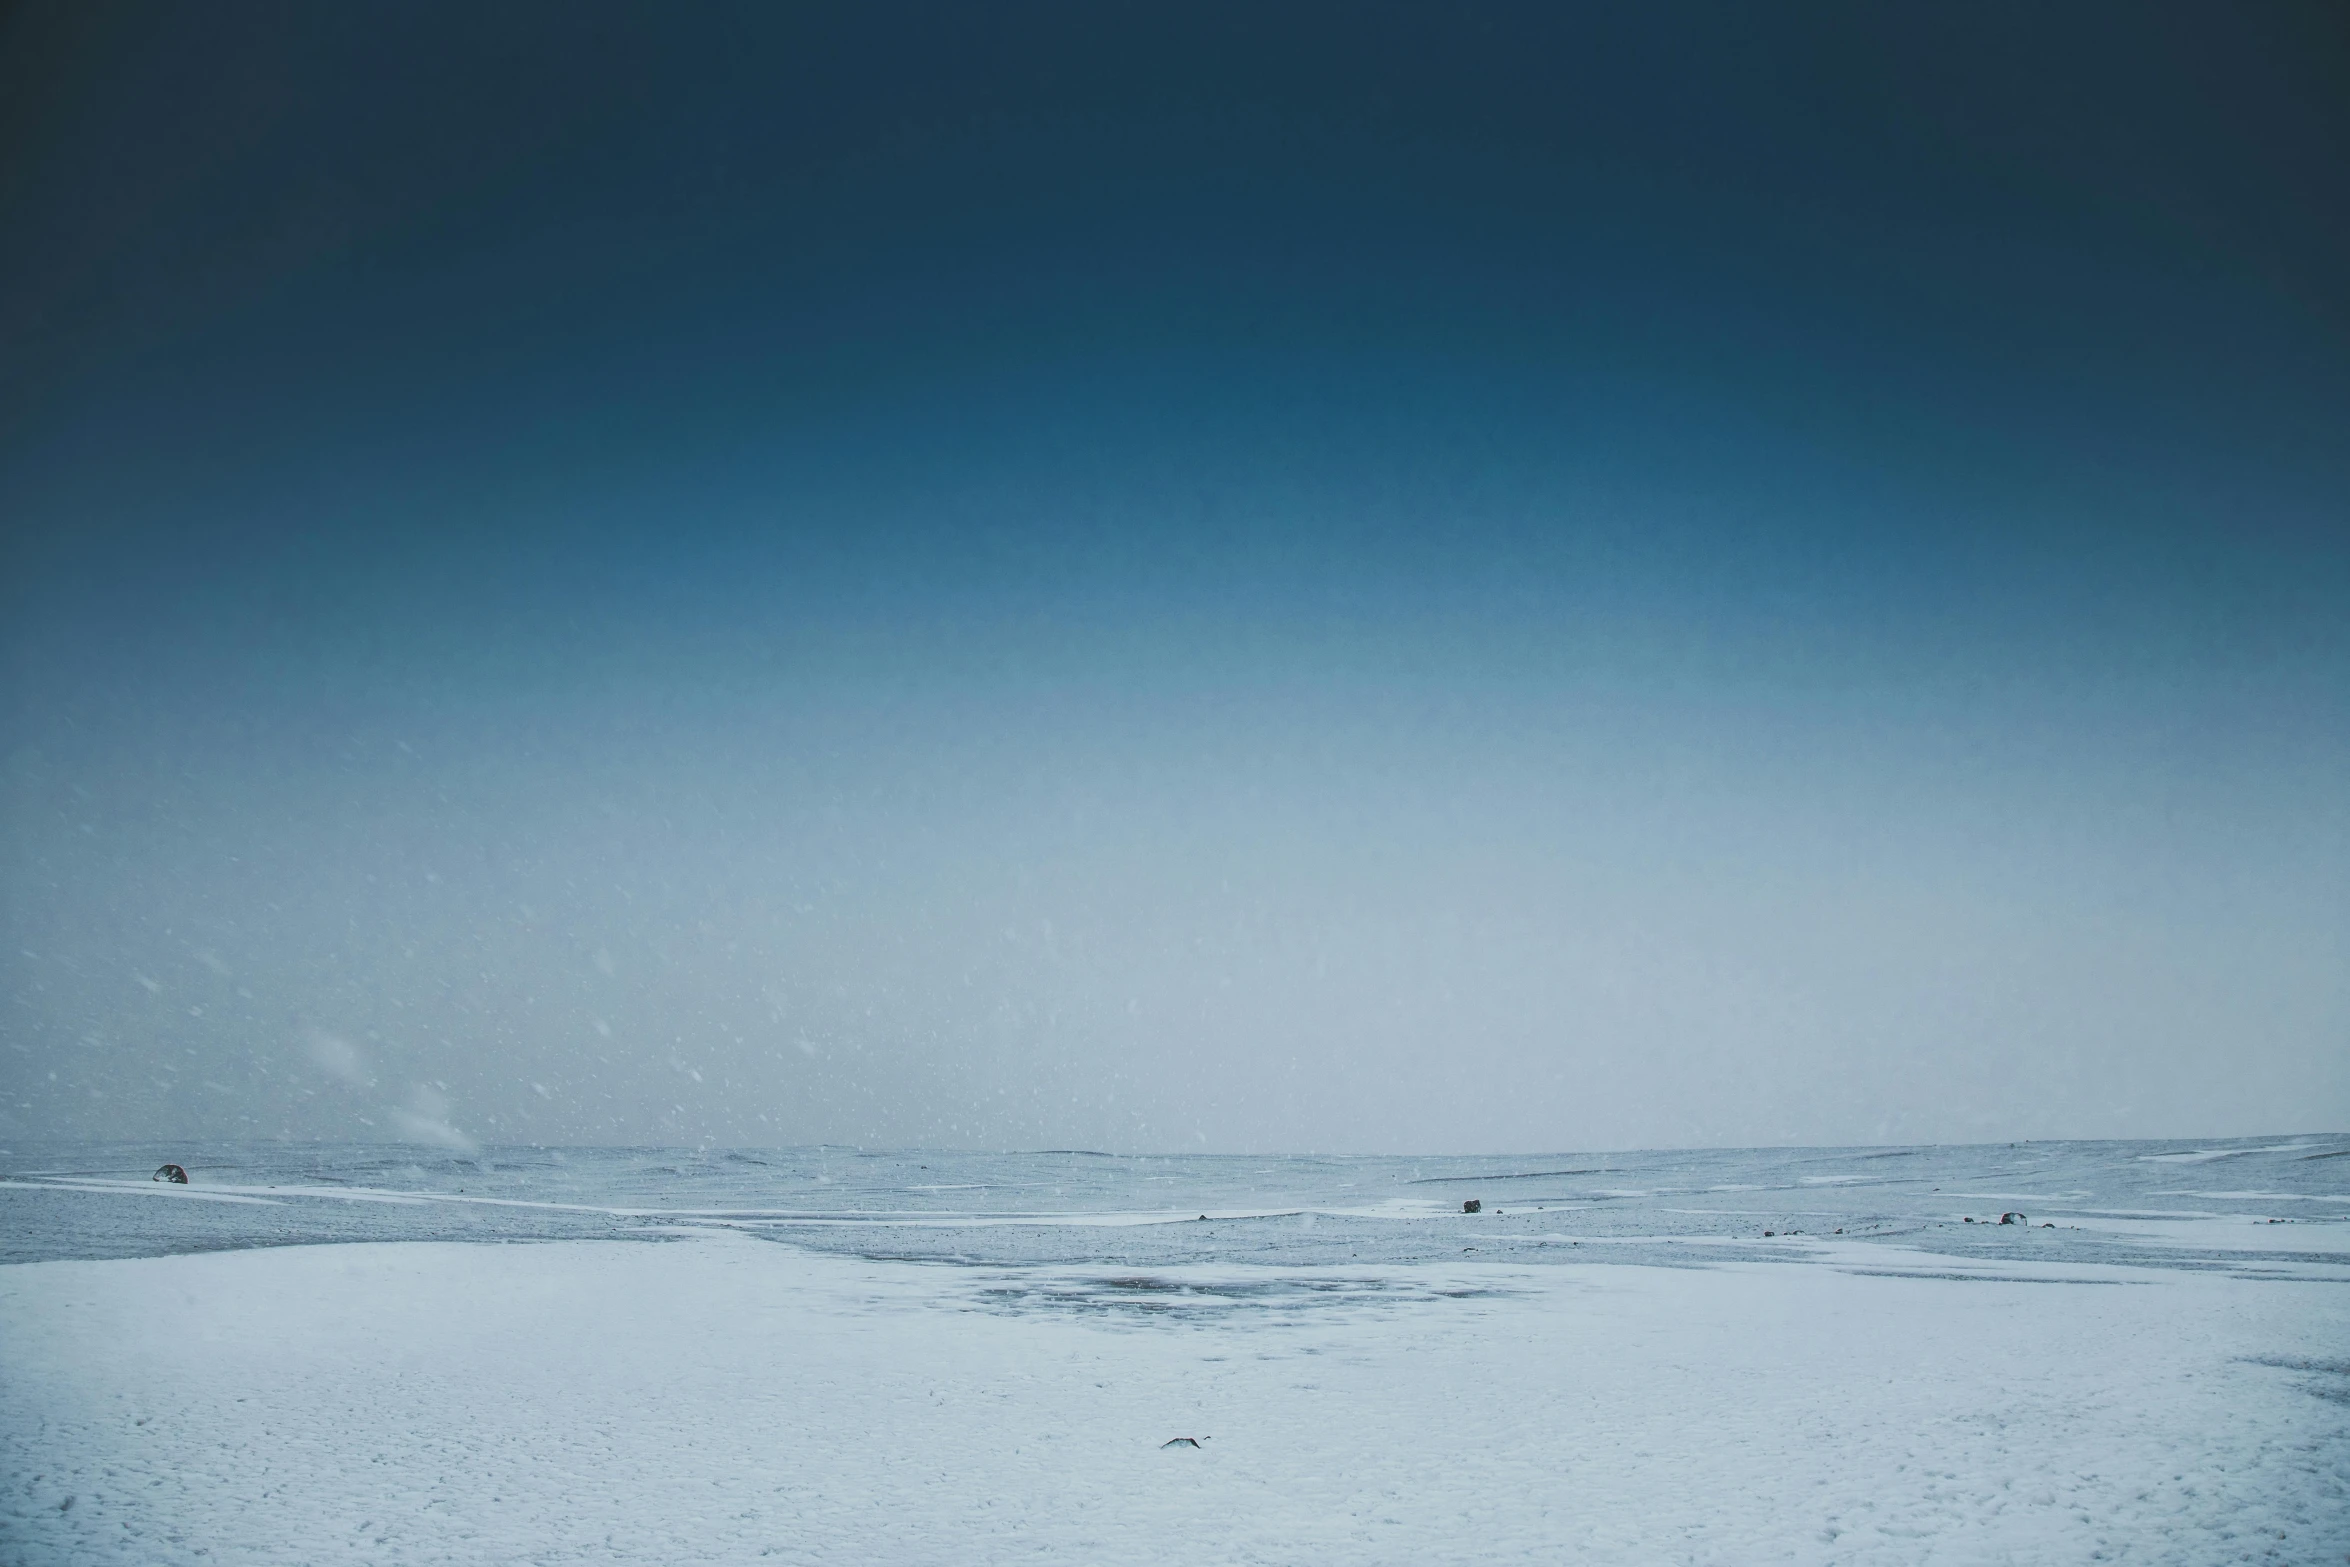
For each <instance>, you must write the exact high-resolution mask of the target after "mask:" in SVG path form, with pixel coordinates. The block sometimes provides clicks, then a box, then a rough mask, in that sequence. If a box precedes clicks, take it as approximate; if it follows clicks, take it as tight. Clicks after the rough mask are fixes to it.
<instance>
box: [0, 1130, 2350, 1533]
mask: <svg viewBox="0 0 2350 1567" xmlns="http://www.w3.org/2000/svg"><path fill="white" fill-rule="evenodd" d="M2346 1152H2350V1140H2345V1139H2341V1138H2328V1139H2303V1140H2296V1141H2276V1140H2269V1141H2265V1142H2264V1141H2257V1140H2247V1141H2245V1142H2243V1143H2241V1144H2235V1145H2220V1146H2218V1147H2216V1148H2215V1147H2210V1146H2205V1145H2193V1144H2188V1145H2167V1146H2166V1145H2136V1144H2074V1145H2038V1146H2027V1147H2024V1148H2021V1149H2010V1148H2006V1147H2001V1148H1997V1149H1972V1150H1932V1149H1919V1150H1891V1151H1888V1150H1843V1151H1822V1150H1766V1151H1760V1152H1757V1151H1747V1152H1743V1153H1739V1152H1721V1153H1699V1154H1687V1153H1676V1154H1659V1155H1651V1156H1610V1157H1608V1158H1606V1159H1604V1160H1596V1161H1592V1162H1589V1163H1582V1162H1562V1161H1558V1160H1544V1161H1533V1162H1528V1161H1516V1162H1512V1161H1506V1160H1452V1161H1428V1160H1290V1161H1279V1160H1276V1161H1262V1160H1254V1161H1231V1160H1225V1161H1219V1160H1119V1161H1109V1160H1106V1159H1105V1158H1104V1157H1103V1156H1097V1155H1078V1154H1066V1155H1060V1154H1055V1155H1017V1156H1001V1155H935V1154H932V1155H915V1154H907V1155H886V1156H867V1155H859V1154H857V1153H855V1151H853V1150H809V1151H801V1152H799V1153H797V1154H776V1155H758V1156H752V1155H723V1156H722V1155H705V1154H695V1153H692V1152H690V1151H688V1152H680V1151H676V1150H668V1151H662V1150H602V1151H576V1150H575V1151H571V1152H569V1153H560V1154H559V1153H555V1152H552V1151H535V1152H533V1151H493V1152H490V1153H484V1154H481V1155H479V1156H471V1157H462V1158H460V1157H456V1156H440V1155H430V1154H420V1153H419V1152H418V1151H415V1150H381V1149H339V1150H335V1149H330V1150H318V1149H312V1150H286V1149H268V1148H252V1149H243V1150H211V1151H206V1152H205V1157H204V1158H203V1159H197V1158H193V1157H191V1158H190V1159H189V1161H188V1162H189V1164H190V1168H191V1171H192V1173H193V1174H194V1175H195V1177H196V1180H195V1184H194V1185H192V1186H189V1187H167V1186H159V1185H155V1184H153V1183H150V1182H146V1181H144V1180H137V1179H126V1178H125V1177H126V1176H129V1175H133V1174H135V1173H136V1170H135V1165H136V1159H134V1158H133V1155H132V1154H130V1153H125V1152H123V1151H121V1150H93V1149H86V1148H85V1149H81V1150H68V1151H66V1152H64V1153H60V1152H59V1151H57V1150H47V1151H44V1152H42V1153H41V1154H40V1156H39V1157H38V1158H37V1159H28V1158H27V1157H26V1156H24V1155H23V1154H22V1153H21V1152H19V1153H18V1154H16V1155H13V1156H12V1157H13V1159H14V1162H13V1163H11V1164H7V1165H4V1166H0V1171H4V1174H0V1232H5V1233H4V1234H0V1239H4V1240H5V1241H6V1244H7V1246H8V1248H9V1250H8V1253H7V1254H8V1255H12V1256H17V1257H28V1256H29V1257H31V1258H34V1259H36V1260H26V1261H18V1262H15V1263H13V1264H11V1265H8V1266H0V1564H16V1563H23V1564H40V1567H48V1564H53V1563H75V1564H80V1563H179V1562H199V1561H201V1562H208V1563H246V1562H252V1563H329V1562H386V1563H409V1562H419V1563H421V1562H432V1563H513V1562H531V1563H558V1562H613V1561H621V1562H645V1563H686V1562H745V1561H754V1560H758V1559H761V1558H766V1559H770V1560H779V1561H785V1562H808V1563H817V1562H822V1563H841V1562H879V1563H985V1562H998V1561H1003V1562H1011V1561H1020V1562H1039V1561H1041V1562H1081V1563H1089V1564H1091V1563H1118V1562H1153V1563H1157V1562H1202V1563H1210V1562H1266V1563H1276V1562H1278V1563H1355V1562H1361V1563H1435V1562H1462V1563H1470V1562H1480V1563H1481V1562H1518V1561H1539V1562H1559V1561H1588V1562H1594V1563H1619V1562H1620V1563H1650V1562H1686V1563H1721V1564H1733V1563H1734V1564H1748V1563H1760V1562H1799V1563H1812V1562H1818V1563H1855V1564H1857V1563H1888V1564H1890V1563H1904V1564H1906V1563H1973V1562H2008V1563H2019V1564H2021V1563H2033V1564H2040V1563H2071V1562H2091V1561H2108V1562H2171V1563H2180V1564H2205V1563H2219V1562H2238V1561H2248V1562H2274V1563H2295V1564H2303V1563H2317V1562H2337V1563H2339V1562H2344V1561H2350V1288H2345V1286H2346V1285H2350V1254H2346V1253H2350V1248H2346V1247H2345V1245H2344V1241H2345V1231H2346V1230H2350V1222H2346V1221H2350V1212H2345V1210H2346V1209H2350V1202H2345V1200H2344V1195H2345V1194H2344V1192H2343V1190H2342V1182H2343V1180H2344V1178H2345V1176H2350V1159H2346V1158H2344V1157H2343V1155H2344V1154H2345V1153H2346ZM6 1153H8V1150H0V1154H6ZM146 1157H148V1155H146V1154H145V1153H143V1152H140V1153H138V1154H137V1158H141V1159H143V1158H146ZM420 1160H421V1161H423V1162H419V1161H420ZM436 1160H437V1161H438V1162H434V1161H436ZM207 1161H209V1162H207ZM1464 1194H1467V1195H1475V1196H1478V1197H1479V1198H1480V1201H1481V1204H1482V1207H1483V1209H1484V1211H1482V1212H1481V1213H1479V1214H1476V1215H1467V1214H1463V1213H1462V1212H1461V1211H1460V1208H1461V1202H1462V1201H1463V1200H1464ZM2027 1201H2028V1202H2029V1203H2030V1205H2031V1208H2030V1211H2031V1212H2032V1213H2033V1214H2034V1216H2035V1218H2034V1223H2033V1224H2032V1225H2031V1226H2030V1227H2029V1228H2026V1227H2024V1226H2021V1225H2006V1226H2003V1225H1999V1224H1997V1223H1996V1222H1974V1223H1970V1222H1968V1220H1969V1219H1977V1220H1990V1221H1995V1220H1996V1218H1997V1216H1998V1213H1999V1212H2000V1211H2002V1210H2003V1209H2009V1208H2014V1207H2017V1206H2018V1205H2020V1204H2022V1203H2025V1202H2027ZM1202 1212H1205V1213H1206V1214H1208V1215H1209V1217H1208V1218H1206V1219H1205V1220H1202V1219H1201V1218H1200V1214H1201V1213H1202ZM2042 1214H2049V1215H2053V1216H2054V1217H2053V1218H2041V1217H2040V1215H2042ZM2042 1224H2050V1225H2052V1227H2051V1228H2045V1229H2043V1228H2041V1227H2040V1225H2042ZM1766 1227H1767V1228H1769V1229H1771V1230H1772V1231H1773V1233H1771V1234H1770V1235H1769V1236H1767V1237H1766V1236H1765V1235H1764V1233H1763V1232H1764V1229H1765V1228H1766ZM1789 1229H1800V1230H1802V1231H1803V1232H1804V1233H1801V1234H1794V1235H1790V1234H1788V1233H1787V1231H1788V1230H1789ZM1840 1229H1841V1230H1843V1231H1845V1232H1846V1233H1845V1234H1842V1235H1838V1234H1837V1233H1835V1232H1836V1231H1837V1230H1840ZM301 1242H306V1243H309V1244H295V1243H301ZM1178 1437H1190V1438H1194V1439H1196V1440H1197V1442H1198V1444H1199V1445H1198V1446H1197V1447H1192V1446H1181V1445H1179V1446H1175V1447H1168V1446H1165V1445H1164V1444H1166V1443H1167V1442H1169V1441H1170V1440H1171V1439H1173V1438H1178Z"/></svg>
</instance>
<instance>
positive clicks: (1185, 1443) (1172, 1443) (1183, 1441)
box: [1159, 1436, 1201, 1453]
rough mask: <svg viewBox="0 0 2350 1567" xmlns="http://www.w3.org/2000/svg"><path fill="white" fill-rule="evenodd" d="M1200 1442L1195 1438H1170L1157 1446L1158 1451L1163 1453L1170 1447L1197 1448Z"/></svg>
mask: <svg viewBox="0 0 2350 1567" xmlns="http://www.w3.org/2000/svg"><path fill="white" fill-rule="evenodd" d="M1200 1441H1201V1439H1200V1438H1199V1437H1196V1436H1171V1437H1169V1438H1168V1439H1167V1440H1166V1441H1164V1442H1161V1443H1160V1444H1159V1451H1160V1452H1162V1453H1163V1452H1165V1451H1166V1450H1167V1449H1168V1448H1170V1447H1197V1446H1199V1444H1200Z"/></svg>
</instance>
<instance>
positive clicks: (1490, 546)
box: [0, 6, 2350, 1151]
mask: <svg viewBox="0 0 2350 1567" xmlns="http://www.w3.org/2000/svg"><path fill="white" fill-rule="evenodd" d="M6 26H8V27H9V28H10V29H11V30H12V32H13V37H14V40H15V42H16V44H17V47H16V48H13V49H12V50H10V51H8V53H9V54H10V55H11V56H12V58H13V60H14V62H15V63H14V64H13V66H11V67H10V69H12V70H14V71H16V72H17V73H18V76H19V78H20V82H19V85H20V86H22V85H24V84H25V83H27V82H37V83H38V85H39V86H40V88H41V90H40V91H37V92H36V91H31V90H25V91H20V92H18V93H16V94H15V96H14V98H13V99H12V100H11V101H13V102H15V103H16V104H17V105H18V107H17V108H16V109H15V110H14V111H12V112H13V113H14V114H15V115H16V116H17V121H16V123H17V127H18V134H14V135H12V136H10V137H8V138H6V141H7V145H8V146H9V148H10V149H11V150H10V152H9V154H8V157H7V161H6V163H5V165H4V166H0V177H4V180H5V183H4V184H0V200H4V201H5V202H6V203H7V206H8V210H9V212H10V213H11V217H10V220H9V221H8V222H6V223H5V224H0V233H5V235H6V236H7V238H5V239H4V240H0V284H5V285H6V286H0V299H6V300H8V301H10V303H8V304H7V305H5V306H0V362H5V363H6V364H8V365H9V366H11V367H12V368H11V369H10V370H9V371H8V372H7V373H5V375H4V376H0V417H4V420H5V423H4V424H0V509H4V510H5V513H6V515H7V516H8V517H9V519H10V521H9V524H8V528H7V535H6V550H7V559H8V562H9V566H8V570H7V571H6V573H5V575H6V578H7V585H6V587H5V588H4V589H0V592H4V593H5V599H4V600H0V608H4V609H5V618H6V626H7V630H6V632H5V636H4V640H0V658H4V660H5V664H4V673H5V677H6V685H5V693H6V700H7V703H8V713H9V723H8V727H9V730H10V732H11V734H12V736H13V737H14V738H13V740H12V742H11V748H10V752H9V756H8V773H7V783H6V788H7V794H6V796H5V800H4V802H0V808H4V810H5V818H4V825H5V852H6V855H7V865H8V870H7V874H6V877H5V881H6V885H7V887H8V889H9V890H8V893H7V900H6V904H5V918H6V921H7V923H8V925H9V927H10V929H9V931H8V933H7V934H8V935H9V937H10V943H9V950H10V951H11V952H13V953H14V954H16V955H15V956H14V957H12V958H10V959H8V960H7V961H8V962H9V963H10V964H11V965H12V967H11V968H10V970H9V971H8V975H7V983H8V984H9V985H10V987H11V992H12V995H13V997H14V1005H13V1006H12V1008H11V1011H10V1017H9V1021H8V1023H7V1024H6V1025H5V1027H6V1030H7V1034H8V1040H7V1048H6V1049H5V1051H4V1052H0V1088H4V1089H5V1091H6V1104H5V1105H0V1129H4V1130H6V1131H7V1132H8V1134H9V1135H12V1136H20V1137H21V1136H35V1135H45V1134H56V1135H90V1134H96V1133H100V1132H105V1131H112V1130H122V1131H125V1132H129V1133H135V1134H137V1135H198V1134H203V1133H221V1134H226V1135H257V1136H280V1135H287V1136H304V1137H358V1136H365V1135H370V1134H371V1132H372V1131H377V1130H382V1129H384V1128H387V1127H393V1126H395V1125H398V1124H402V1123H401V1122H400V1117H402V1116H405V1117H407V1118H408V1123H407V1124H425V1123H429V1124H432V1125H446V1126H448V1127H449V1128H451V1129H453V1131H454V1132H455V1133H459V1134H462V1135H464V1136H468V1137H472V1138H476V1139H482V1140H490V1141H496V1140H506V1139H517V1140H544V1141H572V1140H580V1141H647V1142H649V1141H696V1140H704V1139H711V1140H718V1141H726V1142H811V1141H819V1140H828V1141H840V1142H867V1143H888V1144H896V1145H908V1144H925V1145H940V1144H951V1145H958V1146H986V1147H1018V1146H1048V1145H1049V1146H1066V1145H1072V1144H1081V1145H1085V1146H1115V1147H1134V1148H1154V1147H1165V1148H1172V1147H1194V1148H1197V1147H1209V1148H1218V1149H1242V1148H1262V1149H1275V1148H1285V1149H1305V1148H1314V1149H1355V1150H1373V1149H1377V1150H1412V1149H1446V1150H1462V1151H1467V1150H1474V1149H1531V1148H1538V1147H1551V1148H1558V1147H1569V1146H1584V1147H1590V1146H1624V1145H1629V1144H1656V1143H1675V1142H1680V1143H1689V1142H1704V1143H1753V1142H1775V1141H1805V1142H1829V1141H1833V1142H1857V1141H1875V1140H1909V1139H1918V1138H1928V1137H1933V1138H1978V1137H1979V1138H1999V1137H2009V1136H2052V1135H2131V1134H2135V1133H2144V1134H2148V1135H2156V1134H2161V1135H2168V1134H2197V1133H2211V1134H2218V1133H2223V1132H2252V1131H2285V1130H2295V1129H2306V1128H2311V1127H2318V1126H2339V1125H2340V1124H2342V1122H2343V1119H2344V1115H2345V1112H2346V1111H2350V1064H2346V1063H2350V1051H2346V1050H2345V1049H2344V1048H2343V1047H2344V1045H2345V1044H2346V1043H2350V1037H2346V1035H2350V988H2346V985H2345V979H2344V976H2345V974H2350V961H2345V960H2346V959H2350V942H2346V939H2345V938H2346V936H2350V895H2346V894H2345V892H2344V888H2345V887H2350V837H2346V827H2350V808H2346V805H2345V796H2346V793H2350V791H2345V790H2344V789H2343V787H2342V779H2343V778H2344V777H2345V776H2350V631H2346V630H2345V627H2346V626H2350V616H2345V615H2344V614H2343V613H2342V606H2343V604H2345V603H2350V547H2346V544H2345V539H2346V537H2350V530H2346V529H2345V527H2344V501H2345V498H2346V497H2350V482H2346V481H2350V473H2346V471H2345V468H2346V463H2350V459H2346V458H2345V455H2344V443H2343V442H2342V441H2341V440H2340V431H2341V430H2342V429H2343V428H2344V426H2345V415H2350V296H2346V294H2345V290H2344V286H2343V283H2342V279H2343V278H2344V277H2346V276H2350V206H2346V205H2345V204H2344V203H2342V202H2341V201H2340V200H2339V197H2338V191H2336V190H2335V188H2334V187H2335V185H2336V184H2337V183H2338V172H2337V171H2338V169H2339V167H2340V156H2341V154H2342V152H2343V151H2344V150H2345V148H2344V142H2345V140H2350V135H2346V128H2350V116H2346V115H2345V112H2344V109H2343V105H2344V103H2345V102H2350V94H2345V93H2344V92H2343V91H2342V90H2341V89H2342V87H2343V86H2344V80H2343V77H2344V61H2345V58H2346V55H2345V51H2344V47H2343V40H2342V36H2341V29H2340V26H2339V21H2338V18H2329V16H2328V15H2327V13H2326V12H2325V11H2324V10H2323V9H2322V8H2310V9H2306V10H2304V9H2295V8H2290V7H2279V8H2270V9H2262V8H2252V9H2247V10H2243V11H2238V12H2233V13H2230V14H2228V15H2224V16H2223V15H2220V14H2217V13H2214V12H2208V11H2200V10H2192V9H2186V10H2176V11H2172V10H2165V9H2157V10H2154V11H2146V10H2144V9H2143V8H2136V7H2133V8H2122V9H2111V10H2099V9H2096V8H2080V9H2077V10H2068V11H2067V12H2066V13H2064V14H2063V15H2061V16H2058V17H2054V18H2050V17H2048V16H2046V15H2045V14H2043V13H2039V12H2034V11H2030V10H2025V9H2016V10H2012V11H2001V10H1996V9H1994V10H1990V11H1984V12H1980V13H1972V14H1970V15H1969V16H1968V17H1966V18H1964V19H1957V18H1952V19H1942V18H1935V17H1930V16H1925V15H1922V14H1907V15H1889V14H1886V13H1883V12H1880V11H1877V10H1875V9H1872V8H1849V9H1847V8H1838V7H1821V8H1816V9H1807V10H1805V11H1802V12H1800V13H1781V14H1775V15H1763V14H1757V13H1750V12H1747V11H1744V10H1741V9H1739V8H1710V7H1707V8H1685V9H1675V8H1666V9H1658V10H1643V11H1642V12H1641V13H1640V14H1639V15H1637V16H1633V15H1622V16H1610V15H1607V14H1604V13H1600V12H1596V11H1566V10H1559V9H1556V8H1525V9H1519V8H1511V7H1487V8H1481V9H1479V10H1476V11H1472V12H1465V13H1458V14H1455V13H1450V12H1442V11H1438V10H1435V9H1431V8H1396V9H1392V10H1390V9H1383V8H1378V7H1359V6H1357V7H1344V8H1335V9H1330V8H1314V7H1301V8H1295V9H1286V10H1276V11H1273V12H1270V13H1260V12H1258V11H1243V10H1240V9H1233V10H1229V11H1226V10H1219V9H1214V8H1208V9H1199V8H1185V9H1183V10H1181V11H1176V10H1172V9H1169V10H1163V11H1154V10H1149V9H1142V8H1128V9H1114V10H1113V9H1103V8H1093V7H1086V8H1052V7H1033V8H1032V7H1013V8H1006V9H1001V10H994V11H990V12H987V13H985V14H977V13H971V14H966V13H963V12H960V11H954V10H948V9H944V8H939V9H924V8H914V7H907V8H891V7H877V8H876V7H865V8H857V9H855V10H844V11H840V12H836V13H830V14H826V13H820V12H817V11H813V10H794V11H784V10H779V9H776V8H766V7H751V8H729V7H717V6H713V7H708V8H702V9H697V10H693V11H690V12H687V13H684V14H682V15H678V14H665V13H658V12H655V11H653V10H650V9H645V10H636V9H630V8H621V7H613V8H601V7H577V6H573V7H564V8H560V9H555V10H549V11H546V12H543V13H537V12H532V11H531V10H530V9H529V8H527V7H525V8H518V9H515V10H511V11H505V12H501V14H500V15H499V16H497V17H494V18H488V19H484V18H481V17H476V16H472V15H469V14H467V13H465V12H464V11H462V10H461V9H459V8H435V7H429V6H428V7H424V8H413V7H409V8H386V9H373V8H367V7H357V8H350V9H348V10H341V11H336V12H334V13H331V14H328V13H320V14H316V15H311V14H293V15H285V14H278V13H272V12H267V11H264V10H260V9H250V10H248V9H245V8H240V7H234V6H232V7H225V8H220V9H217V10H214V11H208V12H206V13H204V14H202V15H196V14H189V15H184V16H172V17H156V16H148V15H139V14H135V13H130V12H127V11H126V12H121V13H116V12H113V11H110V10H108V9H106V8H104V7H99V8H68V7H39V6H36V7H32V8H28V9H26V10H24V11H23V12H21V13H19V14H17V15H16V16H14V17H13V18H12V19H11V20H10V21H9V22H8V23H7V24H6ZM322 1041H324V1042H325V1043H322ZM418 1106H425V1107H427V1108H429V1110H430V1113H429V1114H426V1113H425V1111H424V1110H420V1109H419V1108H418ZM419 1117H421V1118H422V1119H421V1121H419V1120H418V1118H419Z"/></svg>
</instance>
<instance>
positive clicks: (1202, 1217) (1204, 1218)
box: [1199, 1213, 1208, 1224]
mask: <svg viewBox="0 0 2350 1567" xmlns="http://www.w3.org/2000/svg"><path fill="white" fill-rule="evenodd" d="M1199 1222H1200V1223H1202V1224H1205V1223H1207V1222H1208V1216H1207V1215H1206V1214H1204V1213H1203V1214H1201V1215H1200V1216H1199Z"/></svg>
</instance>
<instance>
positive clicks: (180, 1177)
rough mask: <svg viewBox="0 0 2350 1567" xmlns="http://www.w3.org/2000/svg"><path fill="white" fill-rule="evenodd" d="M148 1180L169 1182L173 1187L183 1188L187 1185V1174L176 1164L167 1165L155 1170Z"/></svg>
mask: <svg viewBox="0 0 2350 1567" xmlns="http://www.w3.org/2000/svg"><path fill="white" fill-rule="evenodd" d="M148 1179H149V1180H155V1181H169V1182H170V1183H171V1184H172V1185H174V1186H185V1185H187V1184H188V1172H187V1171H185V1170H183V1169H181V1168H180V1167H179V1166H178V1165H176V1164H167V1165H165V1166H164V1167H163V1168H162V1169H160V1170H157V1171H156V1172H155V1173H154V1174H153V1175H151V1176H149V1177H148Z"/></svg>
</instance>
